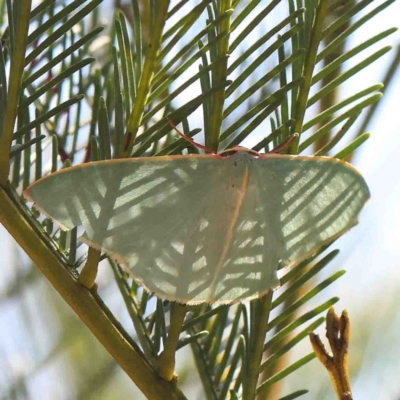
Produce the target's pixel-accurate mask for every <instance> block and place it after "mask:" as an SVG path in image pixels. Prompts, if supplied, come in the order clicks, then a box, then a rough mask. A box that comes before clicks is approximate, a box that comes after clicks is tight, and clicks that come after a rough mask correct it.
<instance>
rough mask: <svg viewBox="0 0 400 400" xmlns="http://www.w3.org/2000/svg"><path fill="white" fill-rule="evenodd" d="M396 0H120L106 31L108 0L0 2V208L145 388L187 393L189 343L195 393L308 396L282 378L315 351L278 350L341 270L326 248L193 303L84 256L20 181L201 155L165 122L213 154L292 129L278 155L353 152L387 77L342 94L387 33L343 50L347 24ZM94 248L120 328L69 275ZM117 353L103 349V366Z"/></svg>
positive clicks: (298, 336)
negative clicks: (216, 300) (279, 273)
mask: <svg viewBox="0 0 400 400" xmlns="http://www.w3.org/2000/svg"><path fill="white" fill-rule="evenodd" d="M393 2H394V0H388V1H385V2H383V3H382V2H376V1H374V0H363V1H358V2H356V1H347V2H343V1H339V0H337V1H333V0H330V1H328V0H319V1H317V0H287V1H281V0H268V1H259V0H249V1H239V0H236V1H235V0H203V1H200V0H197V1H189V0H180V1H172V0H171V1H170V0H157V1H149V2H148V1H143V2H140V1H139V0H132V1H131V4H129V5H121V4H120V2H118V1H116V2H115V7H114V8H113V12H115V13H114V15H113V17H112V18H110V21H109V22H110V24H109V26H107V27H106V29H105V27H103V26H101V25H100V20H99V9H98V7H99V5H100V4H101V3H102V0H75V1H67V0H65V1H57V2H56V1H54V0H44V1H42V2H40V3H39V4H38V5H36V6H35V7H33V5H32V2H31V0H15V1H13V2H12V1H5V0H3V1H0V24H1V42H0V129H1V131H0V186H1V199H0V221H1V222H2V223H3V224H4V226H5V227H6V228H7V229H8V230H9V232H10V233H11V235H12V236H13V237H14V238H15V240H16V241H17V242H18V243H19V245H20V246H21V248H22V249H23V250H24V251H25V252H26V253H27V254H28V255H29V256H30V257H31V259H32V260H33V261H34V262H35V263H36V264H37V266H38V267H39V269H40V270H41V271H42V273H43V274H44V276H45V277H46V278H47V279H48V280H49V281H50V283H51V284H52V285H53V286H54V287H55V289H56V290H57V291H58V292H59V293H60V294H61V296H62V297H63V298H64V299H65V300H66V301H67V303H68V304H69V305H70V306H71V307H72V308H73V310H74V311H75V312H76V313H77V314H78V315H79V316H80V318H81V319H82V320H83V322H84V323H85V324H86V325H87V326H88V327H89V329H90V330H91V331H92V332H93V334H94V336H95V337H96V338H97V339H98V340H99V341H100V342H101V343H102V344H103V345H104V346H105V348H106V349H107V350H108V351H109V352H110V354H111V355H112V356H113V357H114V358H115V360H116V361H117V363H118V364H119V365H120V366H121V367H122V368H123V369H124V370H125V372H126V373H127V374H128V376H129V377H130V378H131V380H132V381H133V383H134V384H136V385H137V386H138V387H139V389H140V390H141V391H142V392H143V393H144V395H145V396H147V397H148V398H152V399H156V398H160V399H183V398H185V395H184V394H183V392H182V391H181V389H180V382H181V381H182V379H181V380H177V377H176V376H175V375H174V370H176V368H175V353H176V352H177V351H178V350H180V349H182V348H184V347H185V348H186V349H189V348H190V350H191V352H192V354H193V359H194V364H195V367H196V369H197V372H198V379H197V380H198V382H199V383H201V385H202V390H203V395H201V396H202V397H204V398H207V399H210V400H211V399H212V400H217V399H221V400H222V399H227V398H231V399H236V398H237V399H239V398H243V399H245V400H250V399H254V398H255V397H257V398H259V399H270V398H276V399H278V398H281V399H295V398H299V397H301V396H303V395H304V394H306V393H307V390H299V391H296V392H294V393H280V383H281V382H282V380H284V378H285V377H286V376H288V375H289V374H291V373H295V371H296V370H298V369H299V368H301V367H302V366H303V365H305V364H306V363H308V362H310V361H312V360H313V359H314V354H313V353H312V352H311V347H310V353H309V354H304V355H303V356H301V357H300V358H299V359H298V360H295V361H294V362H293V361H291V362H288V360H289V357H288V355H289V353H290V351H291V350H292V349H293V347H294V346H296V344H297V343H299V342H300V341H301V340H303V339H304V338H305V337H306V336H307V333H308V332H309V331H312V330H314V329H316V328H317V327H318V326H320V325H321V324H323V322H324V317H323V315H324V314H325V313H326V311H327V310H328V309H329V307H330V306H332V305H333V304H335V303H336V302H337V301H338V298H337V297H332V298H326V299H325V300H324V301H323V302H321V304H319V305H315V302H312V300H313V299H314V297H315V296H316V295H318V294H320V293H321V292H323V290H324V289H325V288H326V287H328V286H330V285H331V284H333V283H334V282H335V281H336V280H337V279H338V278H339V277H340V276H342V275H343V274H344V271H338V272H336V273H334V274H333V275H331V276H328V277H325V279H324V280H321V279H319V278H318V274H319V273H320V272H321V271H322V270H323V269H324V268H325V267H326V266H327V265H329V262H330V261H331V260H332V259H333V258H334V257H335V256H336V255H337V253H338V251H337V250H332V249H330V250H329V252H328V253H326V252H325V251H326V249H322V250H321V252H320V253H319V254H317V255H314V256H313V257H312V258H310V259H309V260H307V261H305V262H303V263H301V264H300V265H298V266H297V267H296V268H294V269H293V270H291V271H288V272H287V273H286V275H284V276H283V277H282V279H281V283H282V286H281V288H279V289H278V290H276V291H274V292H273V293H269V294H268V295H266V296H264V297H263V298H261V299H258V300H254V301H252V302H250V303H249V304H246V303H244V304H237V305H234V306H229V307H228V306H218V307H212V306H210V305H204V306H191V307H187V306H183V305H178V304H172V303H169V302H167V301H162V300H160V299H157V298H155V296H154V295H152V294H149V293H147V292H145V291H143V289H142V288H141V287H140V286H139V285H138V284H137V283H135V282H133V281H132V280H131V279H130V278H129V276H128V275H127V274H126V272H125V271H124V269H123V268H122V267H121V266H120V265H118V264H117V263H116V262H115V261H113V260H108V259H107V257H106V255H104V254H100V253H99V252H98V251H96V250H90V251H89V254H88V250H87V249H85V248H84V246H81V245H80V243H79V242H78V241H77V237H78V236H79V234H78V230H77V229H76V228H75V229H74V230H73V231H71V233H69V234H65V233H63V232H61V231H59V230H58V229H57V227H55V226H53V224H52V222H51V221H50V220H48V219H46V218H44V217H43V216H41V215H39V213H38V212H37V211H35V210H34V209H31V207H30V206H31V205H29V204H26V201H25V200H24V198H23V197H22V195H21V193H22V190H23V189H25V188H26V187H27V186H28V185H29V184H31V183H32V182H34V181H35V180H37V179H39V178H40V177H42V176H44V175H45V174H47V173H49V172H54V171H56V170H58V169H60V168H65V167H67V166H70V165H77V164H80V163H84V162H88V161H93V160H106V159H112V158H124V157H140V156H145V155H146V156H159V155H166V154H172V155H173V154H182V152H184V151H189V152H193V151H198V150H197V149H195V148H192V146H190V145H189V143H188V142H187V141H185V140H184V139H182V138H180V137H178V135H177V134H176V133H175V131H174V130H173V129H172V128H171V126H170V124H169V122H168V120H169V119H170V120H172V121H173V122H174V124H176V125H178V124H181V126H182V130H183V132H184V133H185V134H186V135H187V136H189V137H194V136H195V140H196V141H198V142H203V143H205V144H206V145H207V146H208V147H209V148H211V149H213V150H215V151H221V150H224V149H227V148H231V147H232V146H235V145H238V144H242V143H243V142H245V144H248V143H250V146H251V147H252V148H253V149H254V150H256V151H260V150H261V151H269V150H271V149H273V148H275V147H278V146H279V145H281V144H282V143H284V142H285V141H286V140H287V139H288V138H289V137H290V136H291V135H292V134H293V133H298V134H299V135H296V136H295V139H294V140H293V141H292V143H291V144H290V146H289V148H287V149H286V150H285V151H286V152H288V153H291V154H299V153H301V152H303V151H305V150H307V151H308V152H310V151H311V149H312V148H313V149H314V150H313V151H314V153H315V154H317V155H331V156H332V155H333V156H335V157H337V158H346V159H349V158H350V157H351V155H352V154H353V153H354V151H355V150H356V149H357V148H358V147H359V146H360V145H361V144H362V143H363V142H364V141H365V140H366V139H367V138H368V136H369V135H368V133H366V132H365V129H366V126H367V123H368V121H369V120H370V119H371V116H372V114H373V112H374V111H375V110H376V104H377V101H378V100H379V98H380V97H381V95H382V94H381V90H382V89H383V85H381V84H376V83H374V82H368V83H367V84H366V88H365V89H363V90H362V91H360V92H358V93H355V94H351V96H349V97H348V98H346V99H343V100H340V101H339V100H338V99H337V96H336V94H337V93H338V92H339V90H340V89H341V87H342V86H345V85H349V84H351V83H350V79H351V78H352V77H353V76H354V75H356V74H357V73H359V72H360V71H362V70H364V69H365V68H367V67H368V66H369V65H370V64H371V63H373V62H374V61H376V60H377V59H379V58H380V57H382V56H383V55H384V54H385V53H387V52H388V51H389V47H381V48H380V49H378V50H375V51H374V52H373V53H371V52H369V53H368V50H369V48H370V47H371V46H373V45H374V46H376V44H377V43H379V42H380V41H381V40H382V39H384V38H386V37H387V36H389V35H390V34H392V33H393V32H395V29H386V30H383V31H382V32H372V33H371V36H370V37H368V38H365V40H364V41H363V42H358V43H354V44H352V45H351V46H349V45H348V38H349V37H351V35H352V34H354V33H355V32H356V31H357V29H359V28H360V27H361V26H363V24H364V23H366V22H368V21H369V20H370V19H373V18H374V17H375V16H376V15H377V14H378V13H379V12H381V11H382V10H384V9H385V8H387V7H388V6H390V4H391V3H393ZM375 3H377V5H375ZM378 3H379V4H378ZM35 4H36V3H35ZM367 7H368V9H367ZM366 10H367V11H366ZM375 48H376V47H374V49H375ZM344 49H346V50H344ZM356 56H357V63H356V64H354V63H353V64H352V66H351V67H349V66H348V62H349V61H351V60H352V58H353V57H356ZM396 60H397V61H396ZM396 60H395V61H394V62H393V66H390V68H389V69H388V72H387V77H386V78H385V83H386V84H388V83H390V79H391V76H393V74H394V69H395V65H396V63H397V64H398V57H397V58H396ZM313 105H316V106H317V107H314V108H312V109H310V107H311V106H313ZM315 110H316V111H315ZM364 110H368V113H367V114H366V113H364V112H363V111H364ZM356 122H357V125H358V126H360V124H361V126H362V128H360V129H358V130H357V131H355V128H354V124H355V123H356ZM200 132H202V135H204V136H202V135H198V134H199V133H200ZM345 136H346V137H347V140H345V139H344V137H345ZM248 146H249V145H248ZM322 253H323V254H322ZM105 259H107V263H108V264H109V265H110V267H111V270H112V273H113V278H114V281H115V282H116V285H115V286H113V288H112V290H114V291H117V290H119V293H120V296H121V299H122V300H121V303H122V302H123V304H124V306H125V308H126V311H127V314H128V315H129V317H130V319H131V322H132V324H126V321H125V325H126V326H125V325H122V324H121V323H120V322H119V321H118V318H117V317H116V316H115V315H114V314H112V313H111V311H110V310H109V309H108V307H107V306H106V304H105V303H104V302H103V300H102V298H101V297H100V296H99V295H98V294H97V292H95V291H92V292H91V291H88V290H86V289H84V288H83V287H81V286H80V285H79V284H78V283H77V282H76V278H77V276H78V275H79V271H80V268H81V266H82V265H83V264H88V265H89V264H90V263H92V264H93V263H94V264H95V266H97V264H98V262H99V260H100V261H102V260H105ZM103 264H104V263H102V265H101V268H104V266H103ZM25 278H26V277H25ZM26 279H27V278H26ZM101 289H102V288H101V287H100V293H101ZM15 290H18V289H17V287H16V288H15ZM311 304H312V305H311ZM61 345H62V342H60V346H61ZM92 357H95V356H93V355H92ZM115 365H116V364H114V363H112V362H110V360H108V361H107V363H106V364H105V366H104V374H107V373H111V372H112V371H113V370H114V369H115ZM98 374H100V375H99V376H100V377H102V378H101V379H103V378H104V376H106V375H104V374H103V373H98ZM160 376H161V377H162V378H164V379H162V378H160ZM17 386H18V387H19V388H20V389H21V388H24V387H25V384H24V383H21V382H20V383H19V384H18V385H17ZM17 386H15V384H14V385H11V386H10V387H9V388H8V394H7V395H6V397H5V398H14V397H13V395H14V394H15V393H16V387H17ZM304 386H305V389H306V388H307V382H304ZM89 387H90V385H89V383H88V386H87V388H86V390H88V388H89ZM22 391H23V390H22ZM82 393H83V392H82ZM81 397H82V398H85V397H84V396H83V394H81Z"/></svg>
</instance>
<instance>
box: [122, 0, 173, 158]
mask: <svg viewBox="0 0 400 400" xmlns="http://www.w3.org/2000/svg"><path fill="white" fill-rule="evenodd" d="M168 7H169V0H158V1H157V12H156V17H155V21H154V25H153V30H152V32H151V36H150V37H151V42H150V43H149V44H148V46H147V52H146V57H145V61H144V65H143V70H142V75H141V76H140V82H139V87H138V90H137V95H136V99H135V102H134V105H133V107H132V111H131V115H130V117H129V120H128V124H127V127H126V140H127V142H126V144H125V148H124V151H123V155H122V157H129V156H130V154H131V152H132V148H133V145H134V143H135V139H136V135H137V131H138V128H139V126H140V123H141V121H142V117H143V112H144V108H145V106H146V103H147V98H148V96H149V94H150V87H151V84H152V81H153V78H154V72H155V70H156V68H157V66H158V62H157V55H158V53H159V50H160V47H161V43H162V33H163V29H164V24H165V20H166V18H167V13H168Z"/></svg>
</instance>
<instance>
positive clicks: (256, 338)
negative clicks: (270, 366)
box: [243, 290, 272, 400]
mask: <svg viewBox="0 0 400 400" xmlns="http://www.w3.org/2000/svg"><path fill="white" fill-rule="evenodd" d="M271 302H272V290H270V291H269V292H268V293H267V294H266V295H264V296H263V297H262V298H261V299H256V300H253V301H252V304H251V306H252V307H254V312H253V313H251V319H252V321H251V332H250V339H249V342H248V343H247V348H248V350H247V357H246V358H247V363H246V366H245V368H246V373H245V378H244V382H243V400H254V398H255V395H256V390H257V382H258V376H259V372H260V365H261V360H262V355H263V352H264V341H265V335H266V333H267V328H268V319H269V312H270V310H271Z"/></svg>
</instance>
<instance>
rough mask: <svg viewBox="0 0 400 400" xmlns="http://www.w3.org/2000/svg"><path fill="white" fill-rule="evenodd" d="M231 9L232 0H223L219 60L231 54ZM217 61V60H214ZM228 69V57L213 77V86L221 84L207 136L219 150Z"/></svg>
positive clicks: (209, 145)
mask: <svg viewBox="0 0 400 400" xmlns="http://www.w3.org/2000/svg"><path fill="white" fill-rule="evenodd" d="M230 9H231V0H221V1H220V10H219V14H220V15H222V14H226V15H227V17H226V18H223V19H222V20H221V22H220V23H219V24H218V36H224V35H225V36H224V37H223V38H222V39H221V40H219V42H218V45H217V49H218V53H217V54H218V56H217V59H218V60H222V59H223V57H224V56H227V55H228V54H229V31H230V27H231V17H230V16H231V14H228V10H230ZM214 61H215V60H214ZM227 69H228V58H227V57H226V58H225V59H224V60H223V61H221V62H218V63H217V64H216V67H215V70H214V71H213V72H214V77H213V87H218V86H220V87H221V89H220V90H218V91H217V92H216V93H215V94H214V95H213V97H212V113H211V121H210V125H209V126H210V130H209V135H208V137H207V138H206V145H207V147H209V148H211V149H213V150H215V151H217V150H218V144H219V135H220V131H221V126H222V121H223V119H224V102H225V87H224V86H223V84H224V83H225V81H226V78H227Z"/></svg>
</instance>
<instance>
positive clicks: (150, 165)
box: [26, 156, 277, 303]
mask: <svg viewBox="0 0 400 400" xmlns="http://www.w3.org/2000/svg"><path fill="white" fill-rule="evenodd" d="M249 158H250V156H249ZM232 163H233V159H219V158H216V157H213V156H190V157H158V158H142V159H131V160H113V161H107V162H94V163H89V164H86V165H82V166H78V167H73V168H68V169H65V170H61V171H59V172H57V173H55V174H51V175H49V176H48V177H46V178H44V179H42V180H40V181H38V182H36V183H35V184H33V185H32V186H31V187H30V188H29V190H28V191H27V193H26V194H27V196H28V197H30V198H31V199H32V200H33V201H34V202H35V203H36V204H37V205H38V208H39V209H40V210H42V211H43V212H44V213H45V214H47V215H49V216H50V217H52V218H53V219H54V220H56V221H57V222H58V223H59V224H60V226H63V227H64V228H67V229H71V228H72V227H74V226H78V225H83V226H84V228H85V234H84V235H83V241H85V242H87V243H88V244H90V245H92V246H94V247H97V248H101V249H103V250H104V251H105V252H107V253H108V254H110V255H111V256H113V257H115V258H116V259H117V260H119V261H120V262H122V263H124V264H125V265H127V266H128V267H129V268H130V269H131V270H132V272H133V275H134V276H135V278H136V279H137V280H138V281H140V282H142V283H143V285H144V286H145V287H146V288H147V289H148V290H149V291H152V292H155V293H157V294H158V295H159V296H161V297H164V298H168V299H170V300H178V301H181V302H185V303H196V302H204V301H207V302H216V301H223V302H232V301H234V300H238V299H239V298H247V297H250V296H254V295H257V293H258V291H259V290H261V288H260V285H259V284H257V287H256V288H255V287H254V285H253V286H252V287H251V288H250V289H249V288H247V287H244V289H243V287H242V286H241V285H243V284H244V283H245V282H243V280H242V279H239V278H238V277H237V276H236V278H235V276H233V274H234V273H233V272H231V269H230V266H231V265H234V264H235V258H236V254H237V252H236V250H235V249H234V247H233V246H231V242H232V237H233V233H234V231H235V229H236V223H235V222H236V220H237V218H238V213H239V212H240V214H241V218H242V219H243V218H246V216H245V215H244V214H243V210H244V209H245V208H247V207H245V208H243V207H242V203H243V202H242V201H240V199H243V196H244V195H245V194H246V186H244V187H243V184H242V180H243V176H244V172H245V169H246V164H245V163H240V164H238V165H236V166H232V165H233V164H232ZM252 234H253V232H252V231H249V232H248V233H247V235H252ZM265 251H266V249H262V252H263V255H262V257H261V260H263V259H265V257H266V256H265V254H266V253H265ZM259 258H260V257H259ZM227 260H229V261H227ZM225 265H227V269H225V267H224V270H223V271H221V268H222V266H225ZM261 267H263V264H262V263H260V262H259V263H258V265H257V272H258V271H259V270H260V268H261ZM275 267H276V266H275ZM251 272H252V271H251V269H250V271H244V272H242V273H241V275H243V276H244V275H248V274H249V273H251ZM268 275H269V276H271V275H273V276H274V274H272V273H271V271H269V272H268ZM225 282H226V283H227V285H229V286H228V287H224V285H225ZM257 282H258V283H259V280H257ZM262 283H263V287H262V290H263V291H266V290H268V289H269V288H270V287H271V286H272V285H276V284H277V281H276V279H274V280H273V281H271V279H270V280H269V281H265V280H263V282H262ZM217 284H218V285H219V286H218V287H217ZM221 285H222V287H223V289H222V290H221Z"/></svg>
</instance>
